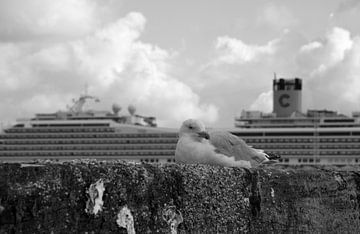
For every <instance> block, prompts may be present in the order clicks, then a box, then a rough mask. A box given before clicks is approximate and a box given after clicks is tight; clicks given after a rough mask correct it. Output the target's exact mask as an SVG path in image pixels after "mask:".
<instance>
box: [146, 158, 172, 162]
mask: <svg viewBox="0 0 360 234" xmlns="http://www.w3.org/2000/svg"><path fill="white" fill-rule="evenodd" d="M140 162H146V163H147V162H159V159H158V158H142V159H140ZM166 162H168V163H170V162H175V159H173V158H168V159H166Z"/></svg>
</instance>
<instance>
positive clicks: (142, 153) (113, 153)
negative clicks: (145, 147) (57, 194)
mask: <svg viewBox="0 0 360 234" xmlns="http://www.w3.org/2000/svg"><path fill="white" fill-rule="evenodd" d="M174 154H175V152H174V151H153V152H152V151H120V152H119V151H100V152H94V151H71V152H69V151H53V152H45V151H42V152H39V151H37V152H36V151H27V152H16V151H13V152H0V157H1V156H13V157H15V156H32V157H47V156H48V157H50V156H115V157H116V156H119V157H120V156H121V157H125V156H132V157H134V156H174Z"/></svg>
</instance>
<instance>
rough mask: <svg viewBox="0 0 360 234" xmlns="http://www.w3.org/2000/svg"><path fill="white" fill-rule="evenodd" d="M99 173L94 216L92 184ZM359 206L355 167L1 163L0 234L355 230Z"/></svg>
mask: <svg viewBox="0 0 360 234" xmlns="http://www.w3.org/2000/svg"><path fill="white" fill-rule="evenodd" d="M100 179H102V181H103V183H104V187H105V191H104V193H103V196H102V200H103V207H102V210H101V211H99V212H98V213H97V214H96V215H94V214H91V213H89V212H86V211H85V209H86V207H87V204H88V203H89V194H88V192H87V191H88V189H89V187H90V185H91V184H94V183H95V182H97V181H99V180H100ZM95 195H96V194H95ZM359 204H360V174H359V172H358V169H357V168H342V169H341V168H340V169H339V168H322V167H321V168H320V167H317V168H316V167H307V168H306V167H293V168H284V167H281V166H276V165H273V166H268V167H263V168H257V169H251V170H246V169H241V168H224V167H211V166H203V165H177V164H165V165H160V164H130V163H126V162H97V161H86V162H84V161H76V162H71V163H63V164H59V163H46V162H43V163H38V164H36V165H21V164H15V163H14V164H0V233H127V232H128V230H129V229H131V228H130V227H133V228H134V230H135V232H136V233H170V232H171V231H172V232H173V233H174V230H175V231H177V233H192V232H197V233H242V232H244V233H246V232H248V233H269V232H270V233H294V232H296V233H299V232H300V233H301V232H304V233H359V232H360V219H359V218H360V214H359V209H360V207H359ZM124 207H127V209H128V211H127V212H128V213H129V214H130V213H131V215H132V216H131V217H130V216H128V215H126V217H123V218H124V220H125V221H122V222H120V221H119V220H118V219H119V217H118V214H119V213H120V211H121V210H122V209H123V208H124ZM117 220H118V221H117ZM126 220H128V221H129V222H132V223H130V224H126V225H127V226H128V227H129V228H128V230H127V229H126V228H125V227H124V226H126V225H125V224H123V225H119V224H118V223H126V222H127V221H126ZM131 225H133V226H131ZM171 225H173V226H171ZM122 226H123V227H122ZM176 229H177V230H176ZM129 233H131V230H130V231H129Z"/></svg>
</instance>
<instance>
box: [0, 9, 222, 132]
mask: <svg viewBox="0 0 360 234" xmlns="http://www.w3.org/2000/svg"><path fill="white" fill-rule="evenodd" d="M75 22H78V21H76V20H75ZM145 24H146V19H145V17H144V16H143V15H142V14H140V13H135V12H133V13H129V14H128V15H127V16H125V17H124V18H121V19H119V20H116V21H114V22H112V23H110V24H108V25H106V26H105V27H102V28H98V29H94V32H93V33H89V34H86V35H84V36H82V37H79V38H77V39H76V40H68V39H66V40H65V39H64V41H62V42H56V43H50V44H47V43H40V42H38V41H36V42H27V43H0V51H1V52H3V53H0V68H1V74H2V75H4V76H1V77H0V80H1V82H2V83H3V84H4V83H5V86H4V85H3V86H2V87H0V91H1V94H0V97H1V98H2V100H4V102H3V103H7V105H1V106H0V108H1V112H2V113H6V114H4V115H3V118H4V117H5V118H6V117H10V116H12V117H13V116H14V115H15V114H16V115H18V114H21V115H25V116H29V115H30V116H31V115H33V114H34V112H38V111H41V112H43V111H46V112H52V111H57V110H58V109H59V108H60V107H61V106H62V107H63V108H62V109H64V108H65V103H67V102H69V100H70V97H71V96H72V97H74V95H75V94H78V93H80V92H81V90H80V89H82V87H84V85H85V84H88V85H89V92H90V93H91V94H94V95H96V96H99V97H100V99H102V101H103V102H102V107H103V108H104V109H105V108H106V107H108V108H107V109H109V110H110V108H111V104H112V103H113V102H117V103H119V104H120V105H122V106H123V107H126V106H127V105H129V104H135V105H136V106H137V109H138V112H139V114H143V115H154V116H156V117H157V118H158V123H159V124H160V125H162V126H165V125H166V126H176V125H179V124H180V123H181V122H182V121H183V120H184V119H186V118H189V117H192V118H201V119H203V120H204V121H206V122H214V121H216V119H217V118H218V110H217V107H216V106H214V105H212V104H206V103H201V101H200V97H199V96H198V95H197V94H196V93H194V91H193V90H192V89H191V88H190V87H188V86H187V85H185V84H184V83H183V82H181V81H180V80H179V79H177V78H176V77H174V76H171V75H170V74H171V70H172V66H171V63H172V62H171V61H172V59H173V58H174V57H173V55H172V54H171V53H169V52H168V51H166V50H164V49H161V48H159V47H157V46H154V45H152V44H149V43H145V42H142V41H141V40H140V39H139V38H140V36H141V33H142V31H143V29H144V27H145ZM14 103H16V106H14V105H13V104H14ZM52 103H53V104H52ZM19 108H20V109H21V111H19ZM5 110H6V111H5ZM18 117H19V116H18ZM21 117H22V116H21Z"/></svg>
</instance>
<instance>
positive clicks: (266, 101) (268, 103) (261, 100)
mask: <svg viewBox="0 0 360 234" xmlns="http://www.w3.org/2000/svg"><path fill="white" fill-rule="evenodd" d="M250 110H254V111H255V110H258V111H262V112H264V113H270V112H272V111H273V91H272V90H270V91H268V92H263V93H261V94H260V95H259V96H258V98H257V99H256V100H255V101H254V102H253V103H252V104H251V105H250Z"/></svg>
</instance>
